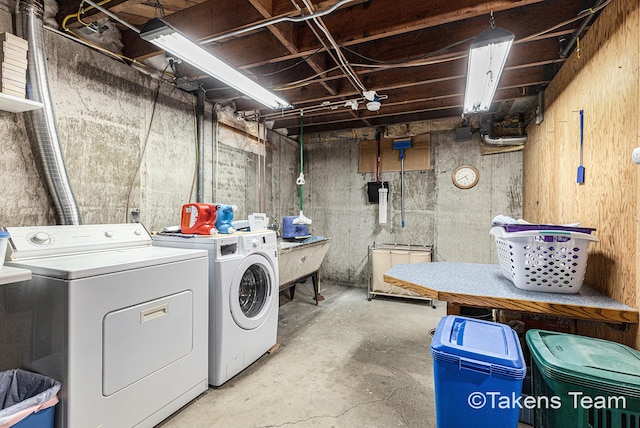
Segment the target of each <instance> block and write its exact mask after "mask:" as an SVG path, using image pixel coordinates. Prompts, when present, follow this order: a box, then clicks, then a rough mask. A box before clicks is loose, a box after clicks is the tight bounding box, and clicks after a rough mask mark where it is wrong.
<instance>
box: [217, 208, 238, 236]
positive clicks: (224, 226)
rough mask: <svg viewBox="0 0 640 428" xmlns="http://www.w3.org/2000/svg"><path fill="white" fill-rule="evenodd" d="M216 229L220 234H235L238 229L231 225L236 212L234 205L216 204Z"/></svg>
mask: <svg viewBox="0 0 640 428" xmlns="http://www.w3.org/2000/svg"><path fill="white" fill-rule="evenodd" d="M216 206H217V213H216V229H218V233H233V232H235V231H236V229H235V228H234V227H233V226H232V225H231V222H232V221H233V213H234V211H235V210H236V207H235V206H234V205H226V204H216Z"/></svg>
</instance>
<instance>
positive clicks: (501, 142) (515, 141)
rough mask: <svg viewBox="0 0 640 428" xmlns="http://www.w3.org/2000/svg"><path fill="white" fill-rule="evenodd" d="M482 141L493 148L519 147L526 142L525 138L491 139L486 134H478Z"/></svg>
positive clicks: (524, 136)
mask: <svg viewBox="0 0 640 428" xmlns="http://www.w3.org/2000/svg"><path fill="white" fill-rule="evenodd" d="M480 137H481V138H482V141H484V142H485V143H487V144H491V145H494V146H519V145H521V144H524V143H526V142H527V136H526V135H523V136H521V137H499V138H491V137H490V136H489V135H488V134H480Z"/></svg>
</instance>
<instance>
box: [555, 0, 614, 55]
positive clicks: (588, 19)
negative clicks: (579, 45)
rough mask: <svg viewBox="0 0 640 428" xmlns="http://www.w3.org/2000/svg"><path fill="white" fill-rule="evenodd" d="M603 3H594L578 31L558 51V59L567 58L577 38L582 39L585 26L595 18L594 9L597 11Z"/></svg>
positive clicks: (602, 1) (599, 1)
mask: <svg viewBox="0 0 640 428" xmlns="http://www.w3.org/2000/svg"><path fill="white" fill-rule="evenodd" d="M605 1H606V0H598V1H596V4H595V5H594V6H593V7H592V8H591V14H589V15H587V17H586V18H585V19H584V21H582V24H580V27H578V29H577V30H576V31H574V33H573V36H571V40H569V43H567V46H565V47H564V49H561V50H560V58H566V57H568V56H569V54H570V53H571V49H573V45H575V44H576V42H577V40H578V38H579V37H582V33H583V32H584V30H585V28H587V25H589V24H590V23H591V21H592V20H593V17H594V16H595V10H594V9H598V7H600V6H601V5H602V3H604V2H605Z"/></svg>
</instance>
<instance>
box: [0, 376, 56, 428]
mask: <svg viewBox="0 0 640 428" xmlns="http://www.w3.org/2000/svg"><path fill="white" fill-rule="evenodd" d="M59 390H60V382H58V381H57V380H55V379H52V378H50V377H47V376H43V375H41V374H38V373H32V372H28V371H25V370H21V369H13V370H7V371H4V372H0V426H3V425H5V424H8V423H9V422H10V421H12V420H13V419H15V418H16V417H17V416H18V414H19V413H21V412H22V413H25V414H24V416H23V417H22V418H24V417H27V416H28V415H29V414H31V413H33V412H36V411H38V410H40V409H41V408H46V407H50V406H51V405H55V404H56V403H57V398H56V399H55V400H52V399H53V398H54V397H56V396H57V394H58V391H59ZM29 410H30V411H29ZM22 418H20V419H22Z"/></svg>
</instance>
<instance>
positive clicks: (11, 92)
mask: <svg viewBox="0 0 640 428" xmlns="http://www.w3.org/2000/svg"><path fill="white" fill-rule="evenodd" d="M0 92H2V93H3V94H7V95H13V96H14V97H18V98H27V96H26V91H14V90H13V89H11V88H2V90H1V91H0Z"/></svg>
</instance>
